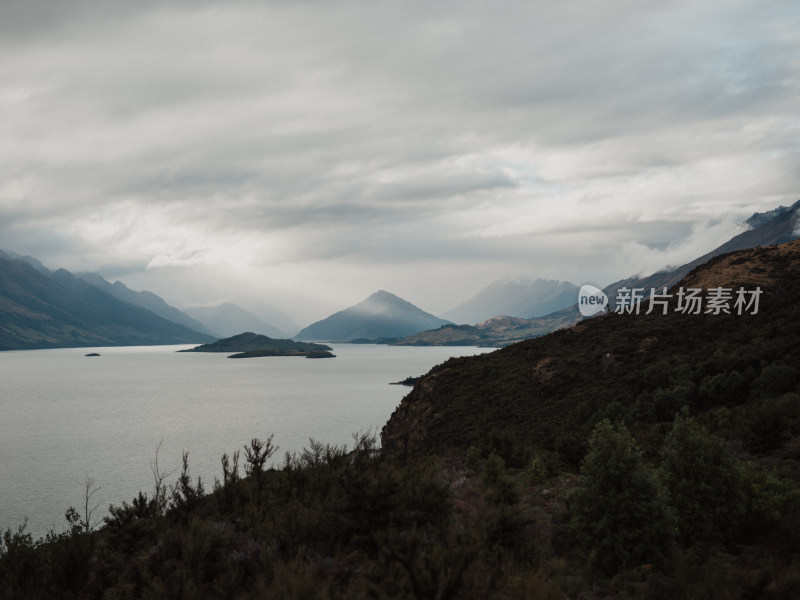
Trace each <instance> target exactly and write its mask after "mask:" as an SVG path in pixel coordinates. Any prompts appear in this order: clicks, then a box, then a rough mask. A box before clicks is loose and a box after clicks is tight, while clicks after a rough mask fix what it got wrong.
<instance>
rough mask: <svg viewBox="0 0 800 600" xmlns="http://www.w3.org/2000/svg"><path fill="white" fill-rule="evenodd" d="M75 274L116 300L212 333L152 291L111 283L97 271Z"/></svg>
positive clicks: (118, 282)
mask: <svg viewBox="0 0 800 600" xmlns="http://www.w3.org/2000/svg"><path fill="white" fill-rule="evenodd" d="M76 276H77V277H79V278H80V279H83V280H84V281H85V282H86V283H89V284H91V285H93V286H95V287H96V288H98V289H100V290H102V291H103V292H105V293H106V294H108V295H109V296H113V297H114V298H116V299H117V300H122V301H123V302H127V303H129V304H133V305H134V306H138V307H139V308H144V309H147V310H149V311H151V312H153V313H155V314H157V315H158V316H159V317H162V318H164V319H166V320H167V321H172V322H173V323H177V324H179V325H183V326H184V327H188V328H189V329H192V330H193V331H199V332H200V333H203V334H206V335H210V336H213V335H214V334H213V332H211V331H210V330H209V329H208V328H207V327H206V326H205V325H203V324H202V323H201V322H200V321H198V320H196V319H193V318H192V317H190V316H189V315H187V314H185V313H183V312H181V311H180V310H178V309H177V308H175V307H174V306H170V305H169V304H167V303H166V302H165V301H164V299H163V298H161V297H160V296H157V295H156V294H154V293H152V292H148V291H141V292H135V291H133V290H132V289H130V288H129V287H127V286H126V285H125V284H124V283H122V282H121V281H115V282H114V283H113V284H112V283H110V282H108V281H106V279H104V278H103V277H102V276H101V275H99V274H98V273H77V274H76Z"/></svg>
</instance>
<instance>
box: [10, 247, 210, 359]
mask: <svg viewBox="0 0 800 600" xmlns="http://www.w3.org/2000/svg"><path fill="white" fill-rule="evenodd" d="M210 339H211V338H210V337H209V336H207V335H205V334H202V333H199V332H196V331H193V330H191V329H188V328H187V327H184V326H181V325H178V324H176V323H173V322H171V321H168V320H166V319H163V318H162V317H159V316H158V315H156V314H154V313H152V312H151V311H149V310H145V309H143V308H140V307H137V306H133V305H132V304H129V303H127V302H122V301H120V300H118V299H117V298H114V297H113V296H110V295H108V294H106V293H105V292H103V291H101V290H99V289H98V288H96V287H95V286H93V285H90V284H88V283H86V282H85V281H83V280H81V279H79V278H77V277H75V276H74V275H72V274H71V273H69V272H68V271H65V270H63V269H60V270H58V271H56V272H54V273H49V271H47V270H44V269H39V268H36V267H35V266H33V265H31V264H30V263H29V261H24V260H17V259H14V258H2V257H0V350H24V349H34V348H63V347H85V346H124V345H153V344H184V343H192V342H203V341H206V340H210Z"/></svg>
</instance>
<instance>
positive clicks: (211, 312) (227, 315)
mask: <svg viewBox="0 0 800 600" xmlns="http://www.w3.org/2000/svg"><path fill="white" fill-rule="evenodd" d="M183 312H185V313H186V314H187V315H189V316H190V317H192V318H194V319H197V320H198V321H200V322H201V323H203V324H204V325H205V326H206V328H208V329H209V330H210V331H213V332H214V335H216V336H217V337H223V338H227V337H231V336H234V335H237V334H239V333H242V332H243V331H253V332H255V333H259V334H262V335H266V336H269V337H272V338H282V337H286V335H287V334H286V332H285V331H283V330H282V329H279V328H278V327H275V326H273V325H270V324H269V323H267V322H265V321H264V320H263V319H262V318H260V317H257V316H256V315H254V314H253V313H251V312H249V311H247V310H245V309H244V308H242V307H241V306H238V305H237V304H234V303H233V302H224V303H222V304H220V305H218V306H193V307H190V308H184V309H183ZM276 312H277V311H276ZM281 317H282V315H281ZM282 318H283V321H284V322H286V323H291V322H290V321H288V319H286V317H282ZM290 326H291V325H290ZM295 329H296V327H294V328H293V329H291V331H294V330H295Z"/></svg>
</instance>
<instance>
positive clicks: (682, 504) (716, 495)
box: [660, 411, 745, 545]
mask: <svg viewBox="0 0 800 600" xmlns="http://www.w3.org/2000/svg"><path fill="white" fill-rule="evenodd" d="M660 473H661V477H662V480H663V481H664V484H665V485H666V486H667V489H668V490H669V493H670V504H671V506H672V507H673V508H674V510H675V514H676V516H677V526H678V532H679V534H680V538H681V541H682V542H683V543H684V544H687V545H691V544H692V543H694V542H695V541H703V542H705V543H712V542H716V541H726V540H729V539H731V537H732V535H733V534H734V533H735V531H736V528H737V527H738V525H739V523H740V522H741V519H742V517H743V515H744V509H745V499H744V493H743V486H742V479H741V476H740V471H739V468H738V465H737V463H736V461H735V459H733V458H732V457H731V456H730V454H729V453H728V452H727V450H726V448H725V444H724V442H723V441H722V440H721V439H720V438H718V437H716V436H713V435H711V434H709V433H708V431H706V430H705V429H704V428H703V427H701V426H700V425H699V424H698V423H697V422H695V421H694V419H692V418H691V417H690V416H688V414H687V413H686V412H685V411H684V412H681V413H679V414H678V415H677V416H676V417H675V423H674V425H673V427H672V431H671V432H670V433H669V435H668V436H667V439H666V441H665V443H664V447H663V448H662V451H661V471H660Z"/></svg>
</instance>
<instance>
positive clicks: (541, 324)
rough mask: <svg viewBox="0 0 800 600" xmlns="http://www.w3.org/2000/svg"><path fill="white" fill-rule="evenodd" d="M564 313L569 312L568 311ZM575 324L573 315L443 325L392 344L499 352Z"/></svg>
mask: <svg viewBox="0 0 800 600" xmlns="http://www.w3.org/2000/svg"><path fill="white" fill-rule="evenodd" d="M565 312H567V311H566V309H565ZM573 322H574V318H573V317H572V315H571V314H565V315H563V316H557V317H554V316H552V315H551V316H548V317H541V318H537V319H522V318H520V317H492V318H491V319H486V320H485V321H482V322H481V323H478V324H477V325H442V326H441V327H439V329H430V330H428V331H421V332H420V333H416V334H414V335H410V336H408V337H405V338H402V339H400V340H397V341H395V342H393V344H392V345H394V346H480V347H483V348H499V347H502V346H507V345H509V344H513V343H515V342H519V341H521V340H527V339H530V338H532V337H538V336H540V335H545V334H546V333H550V332H551V331H554V330H555V329H557V328H559V327H566V326H568V325H571V324H572V323H573Z"/></svg>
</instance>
